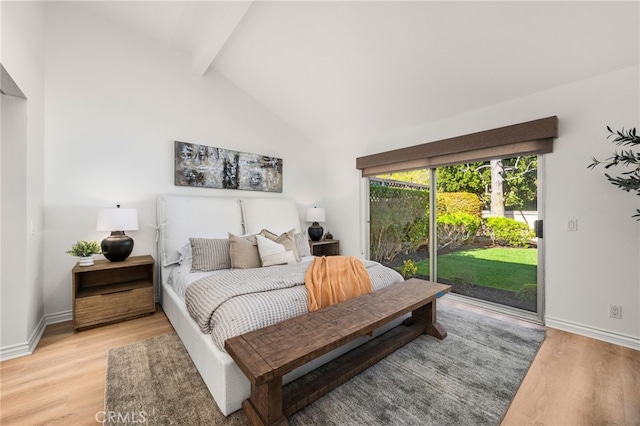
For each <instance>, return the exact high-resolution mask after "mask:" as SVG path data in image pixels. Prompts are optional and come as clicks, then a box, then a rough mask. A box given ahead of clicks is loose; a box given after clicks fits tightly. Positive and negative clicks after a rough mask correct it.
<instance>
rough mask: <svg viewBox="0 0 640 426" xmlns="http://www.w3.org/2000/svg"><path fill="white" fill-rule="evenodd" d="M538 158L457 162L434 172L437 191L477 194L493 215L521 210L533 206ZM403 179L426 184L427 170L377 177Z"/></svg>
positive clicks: (535, 195)
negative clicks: (510, 210) (508, 209)
mask: <svg viewBox="0 0 640 426" xmlns="http://www.w3.org/2000/svg"><path fill="white" fill-rule="evenodd" d="M537 168H538V158H537V157H536V156H535V155H530V156H523V157H516V158H507V159H497V160H491V161H483V162H475V163H466V164H457V165H454V166H448V167H440V168H438V171H437V186H438V191H439V192H469V193H472V194H476V195H477V196H478V197H479V198H480V200H481V201H482V203H483V205H484V208H486V209H489V210H491V215H492V216H501V217H503V216H504V214H505V213H504V212H505V207H510V208H512V209H515V210H522V209H524V208H526V207H529V206H532V208H535V207H534V206H535V203H536V197H537V175H536V171H537ZM378 177H380V178H383V179H393V180H398V181H402V182H411V183H419V184H422V185H428V184H429V173H428V171H427V170H414V171H409V172H398V173H390V174H386V175H380V176H378Z"/></svg>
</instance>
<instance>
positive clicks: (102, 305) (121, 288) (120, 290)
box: [71, 256, 156, 329]
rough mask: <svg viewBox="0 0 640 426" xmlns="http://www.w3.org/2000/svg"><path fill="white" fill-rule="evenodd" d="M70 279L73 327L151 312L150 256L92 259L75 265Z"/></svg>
mask: <svg viewBox="0 0 640 426" xmlns="http://www.w3.org/2000/svg"><path fill="white" fill-rule="evenodd" d="M71 274H72V279H73V286H72V287H73V288H72V303H73V326H74V327H75V328H76V329H84V328H89V327H95V326H98V325H104V324H108V323H112V322H116V321H122V320H125V319H130V318H135V317H138V316H142V315H148V314H151V313H153V312H154V311H155V308H156V305H155V282H156V269H155V261H154V259H153V257H151V256H134V257H129V258H127V259H126V260H124V261H122V262H111V261H109V260H106V259H101V260H96V261H95V264H94V265H93V266H80V265H79V264H76V266H75V267H74V268H73V269H72V270H71Z"/></svg>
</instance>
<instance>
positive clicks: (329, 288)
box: [304, 256, 371, 312]
mask: <svg viewBox="0 0 640 426" xmlns="http://www.w3.org/2000/svg"><path fill="white" fill-rule="evenodd" d="M304 283H305V285H306V287H307V292H308V293H309V312H313V311H317V310H318V309H322V308H325V307H327V306H331V305H334V304H336V303H338V302H342V301H345V300H348V299H351V298H353V297H358V296H360V295H362V294H367V293H371V278H370V277H369V274H368V273H367V270H366V269H365V267H364V264H363V263H362V261H361V260H360V259H358V258H356V257H353V256H329V257H325V256H322V257H316V258H315V259H313V262H312V263H311V266H309V269H307V273H306V275H305V277H304Z"/></svg>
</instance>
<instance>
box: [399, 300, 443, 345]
mask: <svg viewBox="0 0 640 426" xmlns="http://www.w3.org/2000/svg"><path fill="white" fill-rule="evenodd" d="M416 322H420V323H423V324H424V325H425V333H426V334H428V335H429V336H433V337H435V338H437V339H440V340H442V339H444V338H445V337H447V330H445V329H444V327H443V326H442V325H441V324H440V323H439V322H438V320H437V317H436V299H435V298H434V299H433V300H432V301H431V302H429V303H427V304H426V305H424V306H421V307H420V308H418V309H416V310H415V311H413V312H411V318H409V319H407V320H406V321H405V324H407V325H409V324H415V323H416Z"/></svg>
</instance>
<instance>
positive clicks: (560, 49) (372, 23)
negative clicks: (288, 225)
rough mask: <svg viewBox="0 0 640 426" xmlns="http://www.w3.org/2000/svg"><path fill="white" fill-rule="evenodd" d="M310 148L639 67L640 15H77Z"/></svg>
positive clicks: (185, 8) (254, 8) (284, 7)
mask: <svg viewBox="0 0 640 426" xmlns="http://www.w3.org/2000/svg"><path fill="white" fill-rule="evenodd" d="M77 5H78V7H83V8H85V9H87V10H89V11H91V12H92V13H96V14H99V15H101V16H103V17H104V18H105V19H107V20H110V21H112V22H114V23H115V24H117V25H120V26H122V27H125V28H128V29H129V30H132V31H135V32H138V33H141V34H143V35H145V36H148V37H151V38H153V39H156V40H158V41H160V42H162V43H165V44H167V45H170V46H172V47H174V48H175V49H179V50H181V51H183V52H185V53H186V54H187V55H185V57H187V58H189V60H190V61H191V64H190V66H191V68H192V70H193V72H194V73H197V74H199V75H201V76H204V75H206V73H208V72H211V70H212V69H213V70H215V72H218V73H219V74H221V75H223V76H224V77H226V78H227V79H229V80H230V81H231V82H233V83H234V84H235V85H237V86H238V87H239V88H241V89H242V90H244V91H245V92H247V93H248V94H249V95H251V96H253V97H254V98H255V99H257V100H258V101H259V102H261V103H262V104H264V105H265V106H266V107H267V108H269V109H270V110H271V111H273V112H274V113H275V114H277V115H279V116H280V117H281V118H282V119H283V120H285V121H286V122H288V123H289V124H291V125H292V126H293V127H295V128H297V129H298V130H299V131H300V132H302V133H303V134H304V135H306V136H307V137H308V138H309V139H311V140H317V141H322V142H323V143H330V142H331V141H332V140H338V139H340V137H344V136H345V135H352V136H356V137H361V138H369V137H376V135H377V136H380V135H384V134H389V133H393V132H397V131H400V130H401V129H405V128H410V127H415V126H420V125H425V124H428V123H430V122H434V121H438V120H442V119H445V118H448V117H452V116H455V115H458V114H462V113H464V112H468V111H472V110H475V109H479V108H483V107H486V106H490V105H494V104H498V103H501V102H505V101H508V100H511V99H515V98H518V97H522V96H527V95H529V94H532V93H536V92H540V91H544V90H547V89H550V88H553V87H557V86H560V85H563V84H567V83H570V82H573V81H578V80H581V79H585V78H589V77H592V76H595V75H598V74H602V73H606V72H609V71H613V70H617V69H621V68H624V67H628V66H632V65H635V64H638V63H639V56H640V43H639V39H640V33H639V30H638V29H639V20H640V8H639V3H638V2H637V1H633V2H629V1H627V2H611V1H602V2H592V1H588V2H574V1H555V2H540V1H531V2H524V1H512V2H507V1H496V2H488V1H471V2H459V1H446V2H445V1H440V2H437V1H412V2H399V1H374V2H366V1H353V2H340V1H319V2H307V1H294V2H281V1H274V2H270V1H254V2H239V1H230V2H208V1H183V2H165V1H157V2H155V1H142V2H127V1H114V2H100V1H97V2H93V1H88V2H78V3H77Z"/></svg>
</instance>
